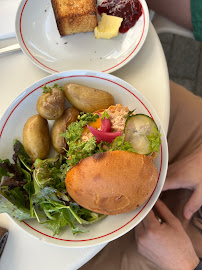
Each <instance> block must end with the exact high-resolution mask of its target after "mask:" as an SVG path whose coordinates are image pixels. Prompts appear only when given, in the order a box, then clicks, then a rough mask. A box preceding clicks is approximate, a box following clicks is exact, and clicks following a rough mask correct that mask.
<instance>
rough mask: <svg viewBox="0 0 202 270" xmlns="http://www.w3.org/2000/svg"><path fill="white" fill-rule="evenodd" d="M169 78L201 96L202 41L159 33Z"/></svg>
mask: <svg viewBox="0 0 202 270" xmlns="http://www.w3.org/2000/svg"><path fill="white" fill-rule="evenodd" d="M158 36H159V39H160V41H161V44H162V47H163V49H164V53H165V56H166V60H167V64H168V71H169V76H170V79H171V80H173V81H174V82H176V83H179V84H180V85H183V86H184V87H185V88H187V89H188V90H189V91H191V92H193V93H194V94H195V95H198V96H201V97H202V42H199V41H196V40H194V39H192V38H187V37H183V36H179V35H176V34H171V33H160V34H159V35H158Z"/></svg>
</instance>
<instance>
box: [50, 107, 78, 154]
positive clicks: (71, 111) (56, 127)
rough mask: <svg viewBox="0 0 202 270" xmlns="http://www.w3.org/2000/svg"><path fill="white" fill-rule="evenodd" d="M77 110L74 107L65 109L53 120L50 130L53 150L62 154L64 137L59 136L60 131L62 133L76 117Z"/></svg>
mask: <svg viewBox="0 0 202 270" xmlns="http://www.w3.org/2000/svg"><path fill="white" fill-rule="evenodd" d="M78 114H79V111H78V110H77V109H75V108H68V109H65V111H64V113H63V115H62V116H61V117H60V118H59V119H57V120H55V122H54V124H53V128H52V131H51V137H52V143H53V147H54V148H55V150H56V151H57V152H58V153H60V154H62V153H64V148H66V142H65V138H63V137H61V135H60V133H64V132H65V131H66V129H67V127H68V126H69V124H71V123H72V122H75V121H76V120H77V118H78Z"/></svg>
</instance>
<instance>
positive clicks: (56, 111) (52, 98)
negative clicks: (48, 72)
mask: <svg viewBox="0 0 202 270" xmlns="http://www.w3.org/2000/svg"><path fill="white" fill-rule="evenodd" d="M65 99H66V98H65V94H64V92H63V91H62V90H60V89H59V88H52V90H51V92H50V93H44V94H42V95H41V96H40V97H39V99H38V101H37V104H36V108H37V111H38V113H39V114H40V115H41V116H42V117H43V118H45V119H48V120H55V119H58V118H59V117H60V116H61V115H62V114H63V112H64V106H65Z"/></svg>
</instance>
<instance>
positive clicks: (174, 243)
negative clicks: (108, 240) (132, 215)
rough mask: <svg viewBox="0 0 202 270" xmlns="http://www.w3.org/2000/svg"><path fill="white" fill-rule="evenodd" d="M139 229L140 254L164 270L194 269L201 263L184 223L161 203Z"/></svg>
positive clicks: (137, 237)
mask: <svg viewBox="0 0 202 270" xmlns="http://www.w3.org/2000/svg"><path fill="white" fill-rule="evenodd" d="M155 209H156V210H157V212H158V215H159V216H160V217H161V219H162V220H163V223H162V224H161V223H160V222H159V221H158V219H157V218H156V216H155V214H154V212H153V210H151V211H150V212H149V214H148V215H147V216H146V217H145V219H144V220H143V221H142V222H141V223H140V224H138V226H137V227H136V228H135V233H136V240H137V247H138V251H139V252H140V253H141V254H142V255H143V256H145V257H146V258H147V259H149V260H150V261H152V262H153V263H154V264H155V265H156V266H157V267H159V268H160V269H162V270H173V269H177V270H193V269H194V268H195V267H197V265H198V264H199V258H198V257H197V255H196V253H195V251H194V248H193V246H192V243H191V240H190V239H189V237H188V235H187V234H186V232H185V231H184V229H183V227H182V225H181V223H180V221H179V220H178V219H177V218H176V217H175V216H174V215H173V214H172V213H171V212H170V210H169V209H168V208H167V206H166V205H165V204H164V203H163V202H162V201H160V200H158V201H157V203H156V205H155Z"/></svg>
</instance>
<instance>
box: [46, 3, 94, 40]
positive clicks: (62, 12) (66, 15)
mask: <svg viewBox="0 0 202 270" xmlns="http://www.w3.org/2000/svg"><path fill="white" fill-rule="evenodd" d="M96 2H97V1H96V0H51V3H52V7H53V11H54V14H55V19H56V23H57V27H58V30H59V33H60V35H61V36H65V35H70V34H75V33H81V32H90V31H93V30H94V28H95V27H96V26H97V12H96Z"/></svg>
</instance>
